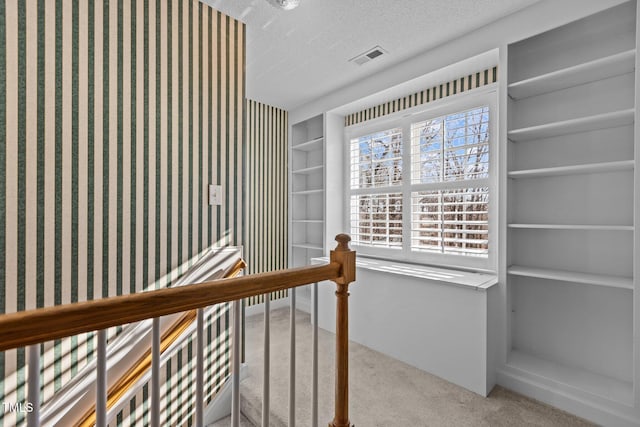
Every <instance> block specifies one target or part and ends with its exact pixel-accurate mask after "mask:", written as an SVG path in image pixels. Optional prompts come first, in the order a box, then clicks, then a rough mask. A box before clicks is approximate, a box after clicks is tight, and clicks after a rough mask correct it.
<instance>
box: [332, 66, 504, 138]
mask: <svg viewBox="0 0 640 427" xmlns="http://www.w3.org/2000/svg"><path fill="white" fill-rule="evenodd" d="M497 80H498V67H493V68H487V69H486V70H483V71H479V72H477V73H473V74H469V75H467V76H464V77H460V78H459V79H455V80H451V81H448V82H444V83H441V84H438V85H435V86H433V87H430V88H428V89H425V90H422V91H420V92H416V93H413V94H411V95H407V96H405V97H402V98H398V99H394V100H393V101H389V102H385V103H384V104H380V105H376V106H375V107H370V108H367V109H364V110H361V111H358V112H355V113H352V114H348V115H347V116H345V118H344V125H345V126H352V125H355V124H358V123H362V122H366V121H367V120H373V119H377V118H378V117H382V116H386V115H388V114H393V113H396V112H398V111H402V110H406V109H407V108H412V107H415V106H417V105H422V104H426V103H428V102H433V101H437V100H439V99H442V98H446V97H447V96H452V95H456V94H459V93H463V92H467V91H470V90H472V89H475V88H478V87H482V86H486V85H489V84H491V83H495V82H496V81H497Z"/></svg>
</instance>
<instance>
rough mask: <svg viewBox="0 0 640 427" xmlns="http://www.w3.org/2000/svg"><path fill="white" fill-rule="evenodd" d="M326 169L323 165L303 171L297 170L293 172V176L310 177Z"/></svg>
mask: <svg viewBox="0 0 640 427" xmlns="http://www.w3.org/2000/svg"><path fill="white" fill-rule="evenodd" d="M323 168H324V166H323V165H319V166H311V167H309V168H303V169H296V170H292V171H291V173H293V174H298V175H309V174H312V173H316V172H319V171H321V170H322V169H323Z"/></svg>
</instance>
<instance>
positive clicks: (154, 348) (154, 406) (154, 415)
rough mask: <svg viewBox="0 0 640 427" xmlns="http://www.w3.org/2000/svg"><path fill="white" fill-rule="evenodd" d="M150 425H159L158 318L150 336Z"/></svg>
mask: <svg viewBox="0 0 640 427" xmlns="http://www.w3.org/2000/svg"><path fill="white" fill-rule="evenodd" d="M151 425H152V426H159V425H160V318H158V317H156V318H154V319H153V326H152V334H151Z"/></svg>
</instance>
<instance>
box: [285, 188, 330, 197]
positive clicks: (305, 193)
mask: <svg viewBox="0 0 640 427" xmlns="http://www.w3.org/2000/svg"><path fill="white" fill-rule="evenodd" d="M322 193H324V189H322V188H319V189H317V190H301V191H294V192H292V193H291V194H293V195H294V196H308V195H312V194H322Z"/></svg>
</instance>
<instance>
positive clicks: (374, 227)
mask: <svg viewBox="0 0 640 427" xmlns="http://www.w3.org/2000/svg"><path fill="white" fill-rule="evenodd" d="M351 240H352V241H353V243H355V244H359V245H368V246H377V247H385V248H395V249H399V248H401V247H402V193H384V194H361V195H352V196H351Z"/></svg>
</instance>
